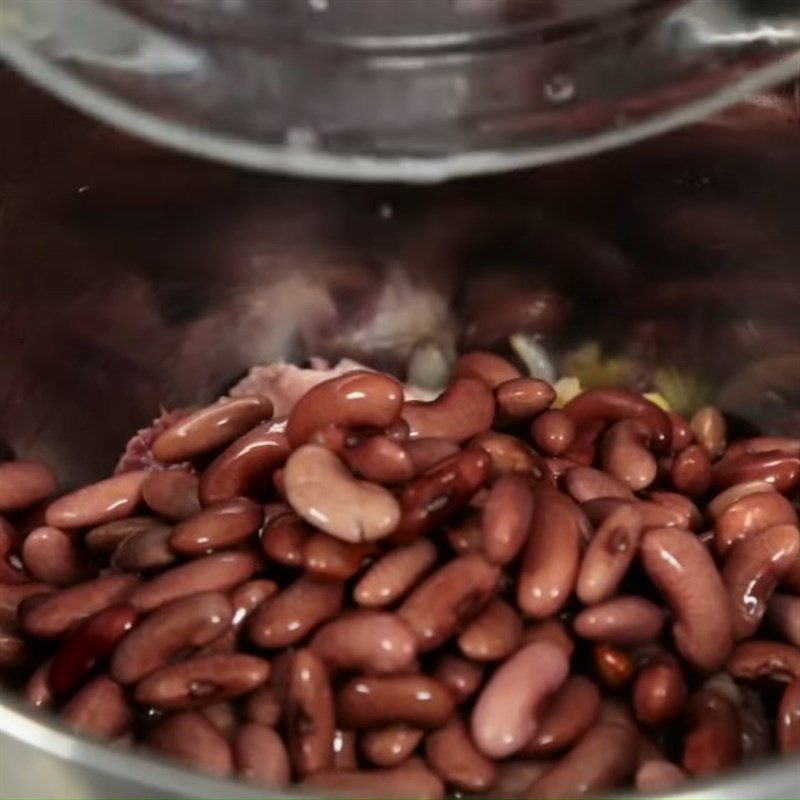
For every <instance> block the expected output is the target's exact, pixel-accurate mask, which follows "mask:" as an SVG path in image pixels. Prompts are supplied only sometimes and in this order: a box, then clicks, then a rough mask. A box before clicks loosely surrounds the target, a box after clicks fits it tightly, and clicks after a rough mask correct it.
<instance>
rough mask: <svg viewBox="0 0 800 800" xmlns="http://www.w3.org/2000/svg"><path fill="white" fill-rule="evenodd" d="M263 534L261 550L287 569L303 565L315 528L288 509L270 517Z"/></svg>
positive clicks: (267, 517)
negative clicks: (308, 543) (306, 549)
mask: <svg viewBox="0 0 800 800" xmlns="http://www.w3.org/2000/svg"><path fill="white" fill-rule="evenodd" d="M266 520H267V521H266V522H265V523H264V528H263V530H262V533H261V549H262V550H263V551H264V555H266V557H267V558H269V559H270V560H271V561H275V562H276V563H278V564H284V565H285V566H287V567H300V566H302V565H303V560H304V555H305V545H306V542H307V541H308V539H309V538H310V537H311V535H312V533H313V530H314V529H313V528H312V527H311V526H310V525H309V524H308V523H307V522H305V521H303V520H301V519H300V517H298V516H297V514H295V513H294V512H292V511H291V510H289V508H288V506H287V508H286V513H283V514H276V515H275V516H270V515H269V514H266Z"/></svg>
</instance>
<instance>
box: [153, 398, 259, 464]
mask: <svg viewBox="0 0 800 800" xmlns="http://www.w3.org/2000/svg"><path fill="white" fill-rule="evenodd" d="M271 417H272V402H271V401H270V400H269V398H267V397H261V396H255V395H253V396H250V397H236V398H233V399H230V398H225V399H223V400H220V401H218V402H216V403H214V404H213V405H210V406H206V407H205V408H201V409H200V410H199V411H195V412H194V413H192V414H189V416H188V417H184V418H183V419H181V420H180V421H179V422H178V423H176V424H175V425H172V426H170V427H169V428H167V429H166V430H165V431H164V432H163V433H162V434H161V435H160V436H159V437H158V438H157V439H156V440H155V442H153V456H154V458H156V459H158V460H159V461H165V462H167V463H175V462H178V461H188V460H191V459H193V458H196V457H197V456H200V455H203V454H204V453H208V452H210V451H212V450H217V449H218V448H220V447H222V446H224V445H227V444H229V443H230V442H232V441H233V440H234V439H237V438H238V437H239V436H241V435H242V434H244V433H247V431H249V430H250V429H251V428H253V427H254V426H255V425H257V424H258V423H259V422H264V421H265V420H268V419H270V418H271Z"/></svg>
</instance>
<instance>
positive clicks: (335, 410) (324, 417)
mask: <svg viewBox="0 0 800 800" xmlns="http://www.w3.org/2000/svg"><path fill="white" fill-rule="evenodd" d="M402 405H403V387H402V386H401V385H400V384H399V383H398V382H397V381H396V380H394V378H390V377H389V376H388V375H383V374H380V373H377V372H367V371H364V370H356V371H353V372H348V373H347V374H346V375H342V376H341V377H339V378H332V379H331V380H328V381H324V382H323V383H320V384H318V385H317V386H315V387H314V388H313V389H310V390H309V391H308V392H306V393H305V394H304V395H303V396H302V397H301V398H300V399H299V400H298V401H297V403H296V404H295V406H294V408H293V409H292V411H291V413H290V414H289V420H288V422H287V425H286V435H287V437H288V439H289V443H290V444H291V446H292V447H295V448H296V447H299V446H300V445H302V444H305V443H306V442H308V441H309V439H310V438H311V436H312V435H313V434H314V433H315V432H316V431H318V430H319V429H320V428H323V427H325V426H326V425H331V424H332V425H340V426H342V427H343V428H346V429H352V428H378V429H383V428H387V427H388V426H389V425H391V424H392V423H393V422H394V421H395V420H396V419H397V417H398V415H399V414H400V408H401V406H402Z"/></svg>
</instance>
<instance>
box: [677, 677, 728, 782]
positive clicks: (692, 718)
mask: <svg viewBox="0 0 800 800" xmlns="http://www.w3.org/2000/svg"><path fill="white" fill-rule="evenodd" d="M687 713H688V715H689V730H688V731H687V733H686V737H685V738H684V743H683V760H682V765H683V768H684V769H685V770H686V771H687V772H688V773H689V774H690V775H695V776H698V777H700V776H708V775H718V774H719V773H721V772H724V771H725V770H729V769H731V768H732V767H734V766H735V765H736V764H738V763H739V761H740V760H741V758H742V746H741V723H740V721H739V715H738V714H737V713H736V709H735V708H734V706H733V704H732V703H731V702H730V700H728V699H727V698H725V697H723V696H722V695H721V694H719V693H718V692H713V691H700V692H696V693H695V694H694V695H692V696H691V697H690V698H689V704H688V707H687Z"/></svg>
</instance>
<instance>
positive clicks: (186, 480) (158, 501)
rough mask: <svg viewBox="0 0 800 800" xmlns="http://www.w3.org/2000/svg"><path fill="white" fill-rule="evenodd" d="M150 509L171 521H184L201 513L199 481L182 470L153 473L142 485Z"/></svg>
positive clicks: (143, 496) (144, 497)
mask: <svg viewBox="0 0 800 800" xmlns="http://www.w3.org/2000/svg"><path fill="white" fill-rule="evenodd" d="M142 498H143V499H144V502H145V503H147V505H148V507H149V508H150V509H152V510H153V511H154V512H155V513H156V514H158V515H159V516H161V517H165V518H166V519H169V520H176V521H180V520H184V519H188V518H189V517H193V516H194V515H195V514H197V512H198V511H200V496H199V481H198V478H197V476H196V475H192V473H190V472H185V471H184V470H182V469H167V470H162V471H160V472H151V473H150V474H149V475H148V476H147V478H146V479H145V481H144V483H143V484H142Z"/></svg>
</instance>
